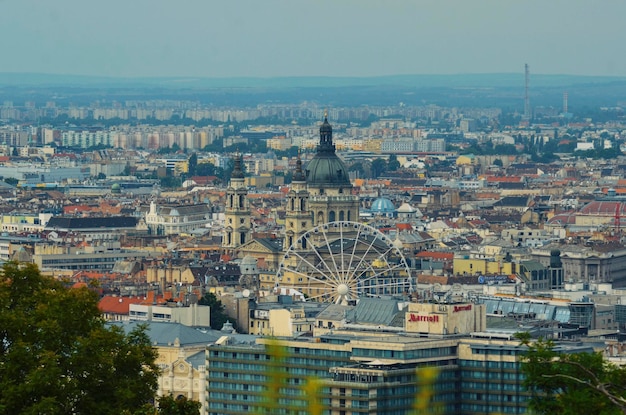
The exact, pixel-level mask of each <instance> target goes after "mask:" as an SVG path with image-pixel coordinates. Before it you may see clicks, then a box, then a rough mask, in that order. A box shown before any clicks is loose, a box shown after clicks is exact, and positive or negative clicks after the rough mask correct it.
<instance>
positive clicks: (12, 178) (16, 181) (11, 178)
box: [4, 177, 19, 186]
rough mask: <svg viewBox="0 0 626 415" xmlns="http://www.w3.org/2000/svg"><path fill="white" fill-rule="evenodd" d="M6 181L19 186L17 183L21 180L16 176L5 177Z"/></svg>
mask: <svg viewBox="0 0 626 415" xmlns="http://www.w3.org/2000/svg"><path fill="white" fill-rule="evenodd" d="M4 182H5V183H7V184H10V185H11V186H17V184H18V183H19V180H18V179H16V178H15V177H5V178H4Z"/></svg>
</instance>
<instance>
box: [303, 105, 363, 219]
mask: <svg viewBox="0 0 626 415" xmlns="http://www.w3.org/2000/svg"><path fill="white" fill-rule="evenodd" d="M306 182H307V188H308V191H309V193H310V194H311V197H310V198H309V210H310V211H311V212H312V214H313V225H314V226H317V225H320V224H322V223H326V222H334V221H344V220H348V221H358V220H359V198H358V196H355V195H352V183H350V179H349V177H348V170H347V169H346V165H345V164H344V163H343V161H341V159H340V158H339V157H338V156H337V154H335V145H334V144H333V129H332V127H331V126H330V124H329V123H328V117H325V118H324V123H323V124H322V126H321V127H320V143H319V145H318V146H317V154H316V155H315V157H313V159H312V160H311V161H310V162H309V164H308V165H307V167H306Z"/></svg>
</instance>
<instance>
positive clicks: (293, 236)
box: [283, 155, 313, 250]
mask: <svg viewBox="0 0 626 415" xmlns="http://www.w3.org/2000/svg"><path fill="white" fill-rule="evenodd" d="M312 222H313V216H312V215H311V211H310V210H309V192H308V190H307V187H306V178H305V176H304V171H303V170H302V160H301V159H300V156H299V155H298V160H297V161H296V171H295V172H294V174H293V178H292V180H291V190H289V193H287V209H286V214H285V242H284V243H283V246H284V249H285V250H286V249H288V248H289V247H290V246H291V245H293V244H294V243H296V242H297V240H298V238H299V237H300V236H301V235H302V234H303V233H304V232H306V231H307V230H308V229H310V228H311V227H312ZM297 247H298V248H304V249H306V247H307V246H306V241H303V243H300V244H298V245H297Z"/></svg>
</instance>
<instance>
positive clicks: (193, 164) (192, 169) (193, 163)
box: [187, 152, 198, 177]
mask: <svg viewBox="0 0 626 415" xmlns="http://www.w3.org/2000/svg"><path fill="white" fill-rule="evenodd" d="M187 163H188V176H189V177H191V176H195V174H196V168H197V166H198V155H197V154H196V153H195V152H194V153H192V154H191V156H189V161H188V162H187Z"/></svg>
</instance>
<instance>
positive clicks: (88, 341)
mask: <svg viewBox="0 0 626 415" xmlns="http://www.w3.org/2000/svg"><path fill="white" fill-rule="evenodd" d="M156 356H157V355H156V351H155V350H154V349H153V348H152V347H151V345H150V339H149V338H148V336H147V335H146V333H145V328H144V327H141V328H139V329H137V330H135V331H132V332H130V333H129V334H125V333H124V331H123V330H122V329H121V328H118V327H112V326H108V325H106V324H105V321H104V320H103V319H102V317H101V314H100V311H99V310H98V296H97V294H96V293H94V292H93V291H91V290H89V289H87V288H79V289H70V288H66V287H65V286H64V285H63V284H61V283H60V282H58V281H56V280H54V279H52V278H49V277H44V276H42V275H41V274H40V273H39V270H38V269H37V267H36V266H35V265H32V264H28V265H21V264H17V263H7V264H5V265H4V267H3V268H2V270H1V272H0V414H7V415H8V414H89V415H99V414H103V415H108V414H111V415H113V414H120V413H122V412H123V411H126V410H132V411H134V410H136V409H138V408H140V407H142V405H144V404H146V403H149V402H151V401H152V399H153V397H154V391H155V390H156V386H157V377H158V368H157V366H156V365H155V363H154V361H155V359H156Z"/></svg>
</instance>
